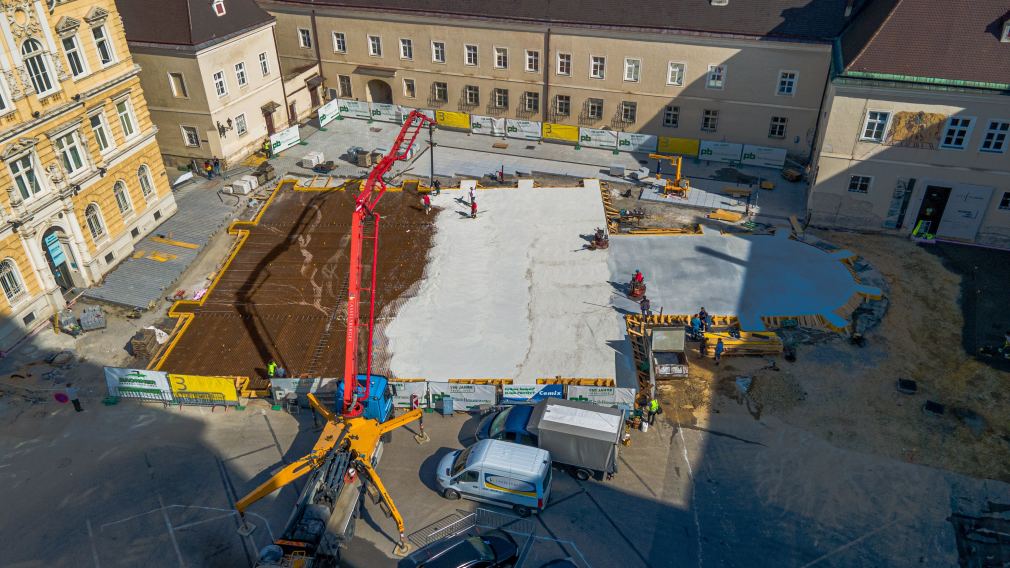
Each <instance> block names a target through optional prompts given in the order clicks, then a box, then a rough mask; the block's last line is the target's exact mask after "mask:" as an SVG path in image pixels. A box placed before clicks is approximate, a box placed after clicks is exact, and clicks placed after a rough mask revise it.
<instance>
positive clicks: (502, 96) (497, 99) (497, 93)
mask: <svg viewBox="0 0 1010 568" xmlns="http://www.w3.org/2000/svg"><path fill="white" fill-rule="evenodd" d="M494 106H496V107H498V108H508V107H509V92H508V89H495V90H494Z"/></svg>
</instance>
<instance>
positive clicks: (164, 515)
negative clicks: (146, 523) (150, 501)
mask: <svg viewBox="0 0 1010 568" xmlns="http://www.w3.org/2000/svg"><path fill="white" fill-rule="evenodd" d="M158 504H159V505H161V516H162V518H164V519H165V528H167V529H168V537H169V538H170V539H172V547H173V548H175V555H176V557H177V558H178V559H179V566H180V568H186V563H185V562H184V561H183V560H182V551H181V550H179V542H178V541H177V540H175V530H173V529H172V521H170V520H169V519H168V512H167V511H165V500H164V499H162V498H161V495H158Z"/></svg>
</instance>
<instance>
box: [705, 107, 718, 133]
mask: <svg viewBox="0 0 1010 568" xmlns="http://www.w3.org/2000/svg"><path fill="white" fill-rule="evenodd" d="M721 114H722V113H720V112H719V109H717V108H704V109H701V131H702V132H718V131H719V119H720V118H721V116H720V115H721ZM708 118H711V119H712V120H714V121H715V126H713V127H711V128H706V127H705V120H706V119H708Z"/></svg>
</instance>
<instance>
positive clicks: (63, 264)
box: [42, 227, 84, 295]
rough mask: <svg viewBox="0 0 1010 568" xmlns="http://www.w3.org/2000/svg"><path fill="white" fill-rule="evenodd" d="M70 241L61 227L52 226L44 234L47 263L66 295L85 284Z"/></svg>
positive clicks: (43, 249) (43, 242)
mask: <svg viewBox="0 0 1010 568" xmlns="http://www.w3.org/2000/svg"><path fill="white" fill-rule="evenodd" d="M69 241H70V239H69V238H68V237H67V235H66V233H64V232H63V229H61V228H60V227H50V228H49V229H48V230H47V231H46V232H45V233H43V234H42V251H43V253H44V255H45V257H46V264H48V265H49V271H50V272H51V273H52V275H53V279H54V280H56V285H57V286H59V287H60V290H61V291H62V292H63V294H64V295H66V294H67V293H69V292H72V291H74V290H75V289H77V288H81V287H83V286H84V279H83V278H82V277H81V273H80V272H79V271H78V267H77V262H76V261H75V259H74V255H73V252H72V251H71V250H70V244H69Z"/></svg>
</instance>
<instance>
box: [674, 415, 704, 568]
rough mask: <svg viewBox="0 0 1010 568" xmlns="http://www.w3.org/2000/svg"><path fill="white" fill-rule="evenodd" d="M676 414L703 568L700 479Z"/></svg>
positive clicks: (699, 559)
mask: <svg viewBox="0 0 1010 568" xmlns="http://www.w3.org/2000/svg"><path fill="white" fill-rule="evenodd" d="M676 416H677V435H679V436H680V445H681V447H682V448H683V450H684V462H685V463H686V464H687V478H688V479H690V480H691V513H692V514H693V515H694V528H695V530H696V532H697V539H698V568H701V564H702V553H701V519H699V518H698V508H697V507H695V500H696V496H697V493H698V491H697V488H698V481H697V480H696V479H695V478H694V468H693V467H691V458H690V457H688V455H687V440H686V439H685V438H684V427H683V426H682V425H681V423H680V413H679V412H678V413H677V414H676Z"/></svg>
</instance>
